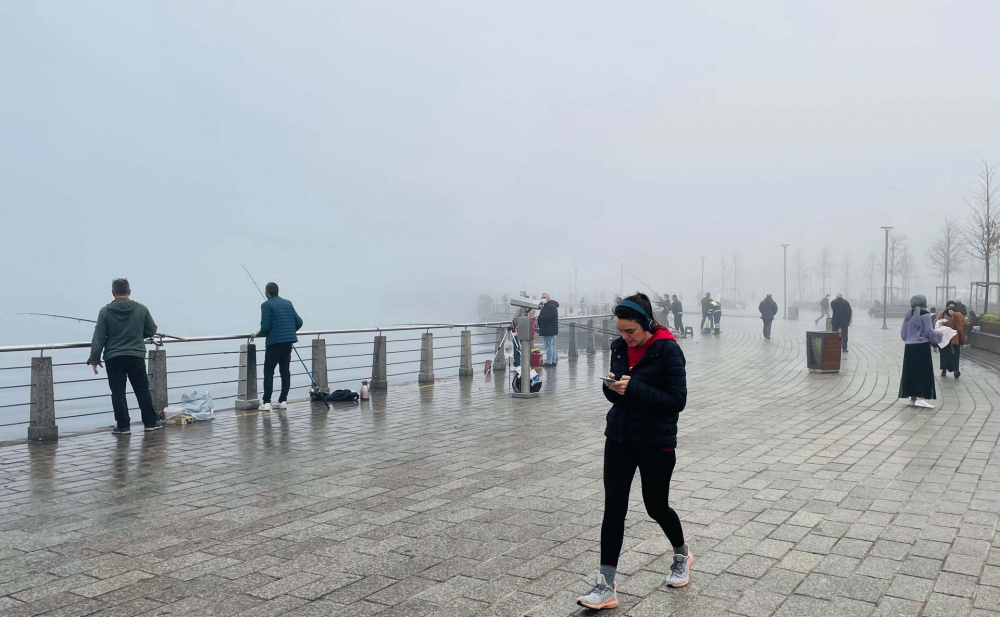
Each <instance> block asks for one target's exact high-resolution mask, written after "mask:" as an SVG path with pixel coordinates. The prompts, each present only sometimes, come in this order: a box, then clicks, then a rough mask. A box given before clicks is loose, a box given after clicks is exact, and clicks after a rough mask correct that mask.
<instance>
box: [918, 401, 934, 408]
mask: <svg viewBox="0 0 1000 617" xmlns="http://www.w3.org/2000/svg"><path fill="white" fill-rule="evenodd" d="M914 405H916V406H917V407H922V408H923V409H934V405H933V404H931V402H930V401H928V400H925V399H920V400H918V401H917V402H916V403H914Z"/></svg>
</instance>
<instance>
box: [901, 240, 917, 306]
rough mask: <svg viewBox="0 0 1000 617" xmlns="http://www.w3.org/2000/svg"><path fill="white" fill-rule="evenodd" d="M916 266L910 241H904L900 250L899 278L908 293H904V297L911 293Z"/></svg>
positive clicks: (903, 288) (903, 289)
mask: <svg viewBox="0 0 1000 617" xmlns="http://www.w3.org/2000/svg"><path fill="white" fill-rule="evenodd" d="M915 269H916V268H915V267H914V263H913V254H912V253H910V245H909V243H904V244H903V247H902V248H901V249H900V252H899V280H900V283H901V285H900V286H901V287H902V291H905V292H906V293H905V294H903V299H904V300H905V299H906V296H907V295H909V293H910V277H911V276H913V271H914V270H915Z"/></svg>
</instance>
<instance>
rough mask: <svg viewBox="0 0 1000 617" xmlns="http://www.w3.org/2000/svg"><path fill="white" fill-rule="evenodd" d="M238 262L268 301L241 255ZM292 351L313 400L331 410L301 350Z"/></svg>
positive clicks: (237, 259)
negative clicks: (309, 386) (308, 384)
mask: <svg viewBox="0 0 1000 617" xmlns="http://www.w3.org/2000/svg"><path fill="white" fill-rule="evenodd" d="M236 261H238V262H240V266H242V267H243V271H244V272H246V273H247V276H249V277H250V280H251V281H252V282H253V286H254V287H256V288H257V292H258V293H259V294H260V297H262V298H264V300H265V301H266V300H267V296H266V295H264V292H263V291H261V288H260V285H258V284H257V281H256V279H254V277H253V275H252V274H250V271H249V270H247V267H246V264H244V263H243V260H242V259H240V257H239V255H236ZM292 351H294V352H295V357H296V358H298V359H299V362H301V363H302V369H303V370H305V372H306V375H308V376H309V381H310V382H312V392H311V394H312V397H311V398H313V400H317V399H319V400H322V401H323V403H324V404H325V405H326V408H327V409H329V408H330V403H328V402H327V400H326V396H325V395H324V394H323V391H322V390H320V388H319V384H318V383H316V380H315V379H313V376H312V372H311V371H310V370H309V367H308V366H306V363H305V360H303V359H302V356H300V355H299V350H298V349H296V348H295V345H294V344H293V345H292Z"/></svg>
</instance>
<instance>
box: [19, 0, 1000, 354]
mask: <svg viewBox="0 0 1000 617" xmlns="http://www.w3.org/2000/svg"><path fill="white" fill-rule="evenodd" d="M697 4H710V6H687V5H685V4H683V3H663V2H632V3H626V4H622V3H614V4H609V3H599V2H577V1H574V2H569V1H566V2H545V3H536V2H505V3H493V4H487V3H462V2H363V3H362V2H319V1H316V2H306V1H296V2H290V3H273V2H270V3H265V2H257V3H252V2H239V3H237V2H215V3H205V2H178V1H170V2H147V1H128V2H124V1H123V2H110V1H103V2H89V3H75V2H14V1H7V2H0V79H2V81H0V83H2V85H3V86H2V90H3V94H2V96H0V143H2V145H3V147H2V148H0V187H2V202H0V208H2V229H3V242H2V243H0V264H2V265H0V267H2V280H3V283H4V284H3V288H4V290H5V292H6V293H5V294H4V301H3V302H2V303H0V343H3V344H14V343H27V342H46V341H56V340H81V339H87V338H89V330H88V329H86V328H83V329H81V328H79V327H78V326H77V325H76V324H71V323H65V324H56V323H54V322H46V323H45V324H38V323H35V322H29V321H26V320H25V318H19V317H16V313H17V312H19V311H44V312H57V313H59V312H61V313H66V314H74V315H80V316H83V317H89V318H93V317H94V315H96V312H97V309H98V308H99V307H100V306H101V305H102V304H104V303H105V302H106V301H108V300H109V299H110V294H109V291H108V289H109V286H110V281H111V279H112V278H114V277H117V276H127V277H129V279H130V280H131V281H132V284H133V289H134V291H135V297H136V299H138V300H140V301H143V302H144V303H146V304H147V305H149V306H150V308H151V309H153V312H154V315H155V316H156V318H157V320H158V321H159V322H160V324H161V327H162V329H163V330H165V331H168V332H170V331H181V332H183V333H186V334H192V335H194V334H215V333H229V332H237V331H242V330H247V331H249V330H250V329H252V328H253V327H254V325H255V324H256V321H257V319H258V314H259V313H258V309H257V306H258V304H259V298H258V296H257V292H256V291H255V290H254V289H253V287H252V285H251V284H250V282H249V280H248V279H247V278H246V277H245V274H244V273H243V272H242V270H241V269H240V267H239V264H238V262H237V261H236V257H235V256H234V254H238V255H239V256H240V257H241V258H242V259H243V261H244V262H246V263H247V265H248V267H249V268H250V269H251V271H253V272H254V275H255V276H256V277H257V279H258V282H260V283H261V284H263V283H264V282H265V281H267V280H275V281H277V282H278V283H279V284H280V285H281V287H282V291H283V294H282V295H286V296H287V297H289V298H291V299H293V301H295V303H296V306H297V307H298V308H299V310H300V312H301V313H302V314H303V316H304V317H306V319H307V327H316V328H319V327H324V328H327V327H341V326H349V325H384V324H386V323H387V321H386V320H397V321H398V320H399V319H400V317H399V315H404V314H405V315H407V316H409V315H412V319H411V320H412V321H429V320H434V319H435V318H439V319H440V320H447V319H460V318H462V317H463V316H471V315H466V314H467V313H471V312H472V310H473V309H474V301H475V296H476V295H478V294H479V293H480V292H489V293H494V294H500V293H505V292H506V293H516V291H518V290H519V289H522V288H525V287H526V288H528V290H529V291H531V292H532V293H534V294H536V295H538V294H540V293H541V292H543V291H548V292H550V293H551V294H552V295H553V297H554V298H556V299H560V298H565V297H566V296H567V294H568V289H569V279H570V272H571V271H572V270H573V268H574V267H575V268H578V269H579V288H580V292H581V294H582V295H590V294H591V293H592V292H594V291H598V290H605V291H609V292H617V291H618V288H619V284H620V283H619V263H622V262H624V263H625V269H626V270H627V271H629V272H632V273H634V274H635V275H636V276H638V277H640V278H641V279H642V280H644V281H646V282H647V283H649V284H651V285H653V286H654V287H655V288H657V289H658V290H661V291H672V292H684V293H685V294H687V296H688V297H689V298H690V299H691V300H692V301H693V298H694V295H695V294H696V293H697V292H698V290H699V287H700V260H699V259H698V256H699V255H707V256H708V260H707V266H706V286H707V288H708V290H716V289H717V288H718V287H719V285H720V280H719V274H718V270H719V268H718V262H719V260H720V256H721V255H722V254H726V255H727V256H728V255H731V254H732V253H733V252H740V253H742V255H743V257H744V268H745V270H746V274H745V280H744V281H741V283H740V287H741V288H742V289H743V290H744V296H747V297H748V296H749V295H750V292H751V291H755V292H756V294H757V297H758V298H759V297H760V295H761V294H762V293H764V292H767V291H771V292H773V293H775V295H776V297H779V299H780V294H781V248H780V246H779V245H780V244H781V243H783V242H787V243H790V244H791V245H792V247H791V248H790V256H791V251H794V250H795V249H796V248H802V249H803V250H804V251H805V253H806V255H807V256H808V257H809V260H810V262H812V261H814V260H815V258H816V255H817V253H818V251H819V249H820V248H821V247H822V246H824V245H828V246H829V247H830V248H831V249H832V250H833V251H834V255H835V259H836V260H837V261H838V262H839V260H840V259H841V257H842V255H843V254H845V253H846V252H849V251H850V252H853V253H856V257H855V268H856V270H855V273H854V275H853V276H852V278H853V280H855V281H858V282H857V283H856V284H854V285H852V288H858V287H867V281H863V282H862V279H864V278H865V277H864V276H863V275H862V269H861V262H862V261H863V260H864V257H865V255H866V254H867V252H868V251H870V250H881V248H882V235H881V234H882V232H881V230H880V229H879V227H880V226H881V225H895V226H896V228H897V230H898V231H900V232H901V233H904V234H906V235H908V236H909V237H910V238H911V249H912V250H913V252H914V254H915V257H916V262H917V267H918V270H917V278H916V279H915V283H916V284H915V285H913V287H915V288H916V289H915V291H918V290H920V291H925V292H926V293H928V295H929V296H932V294H933V285H935V284H939V283H938V281H937V277H936V276H934V275H932V274H931V273H930V268H929V265H928V263H927V260H926V258H925V254H926V252H927V248H928V245H929V243H930V242H931V240H932V239H933V237H934V235H935V232H936V229H935V228H936V225H938V224H939V223H940V221H941V220H942V219H943V217H944V216H945V215H950V216H959V217H964V216H965V215H966V212H967V206H965V205H964V203H963V201H962V197H963V196H967V195H968V194H969V193H970V191H971V190H972V189H973V188H974V186H975V185H974V180H975V179H974V174H975V171H976V166H977V165H978V159H977V156H976V153H977V152H978V153H980V154H982V156H983V157H984V158H986V159H987V160H989V161H997V160H1000V140H998V138H1000V121H998V120H997V118H996V110H997V103H998V101H1000V80H998V79H997V78H996V70H995V69H996V66H997V59H996V49H997V48H996V43H995V38H996V37H995V33H994V29H995V25H994V23H993V21H994V20H992V19H988V18H987V17H988V16H989V15H992V14H995V3H992V2H989V1H986V0H982V1H969V2H962V3H948V4H944V3H937V2H929V1H918V2H903V1H898V2H877V3H871V2H844V3H829V2H797V1H796V2H792V1H789V2H753V3H749V2H724V3H723V2H720V3H697ZM529 255H530V263H529V262H528V256H529ZM957 278H958V279H959V280H960V281H963V282H964V281H968V278H969V275H968V269H967V268H966V269H965V272H964V273H963V274H962V275H960V276H959V277H957ZM834 279H835V281H834V282H833V283H829V284H828V286H832V287H834V288H835V289H834V290H835V291H836V290H837V288H839V287H841V284H840V281H841V280H842V275H841V274H840V273H839V272H838V273H837V274H836V275H835V276H834ZM963 284H964V285H965V286H966V288H967V283H960V284H959V287H961V286H962V285H963ZM814 286H815V287H816V288H818V284H816V283H814ZM629 288H632V289H636V288H638V289H644V288H643V287H642V286H641V285H640V284H638V283H637V282H635V281H634V280H630V279H626V290H628V289H629ZM793 288H794V283H792V276H791V274H790V276H789V292H790V294H791V293H792V292H793ZM411 305H412V308H411Z"/></svg>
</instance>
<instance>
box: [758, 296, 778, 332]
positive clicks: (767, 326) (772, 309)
mask: <svg viewBox="0 0 1000 617" xmlns="http://www.w3.org/2000/svg"><path fill="white" fill-rule="evenodd" d="M757 310H759V311H760V318H761V319H762V320H763V321H764V338H765V339H766V340H768V341H769V340H771V322H772V321H774V316H775V315H777V314H778V303H777V302H775V301H774V298H772V297H771V294H767V297H766V298H764V299H763V300H761V301H760V305H758V306H757Z"/></svg>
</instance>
